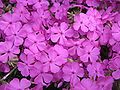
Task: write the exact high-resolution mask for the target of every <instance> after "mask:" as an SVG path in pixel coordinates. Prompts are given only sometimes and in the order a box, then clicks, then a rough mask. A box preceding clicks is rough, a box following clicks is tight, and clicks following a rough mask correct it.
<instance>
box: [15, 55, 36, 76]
mask: <svg viewBox="0 0 120 90" xmlns="http://www.w3.org/2000/svg"><path fill="white" fill-rule="evenodd" d="M20 59H21V61H23V62H18V64H17V66H18V70H19V71H20V72H21V74H22V75H23V76H28V75H30V68H31V66H32V64H33V63H34V62H35V58H34V55H32V54H27V55H26V54H25V53H22V54H21V55H20Z"/></svg>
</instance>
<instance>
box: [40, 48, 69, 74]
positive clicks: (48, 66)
mask: <svg viewBox="0 0 120 90" xmlns="http://www.w3.org/2000/svg"><path fill="white" fill-rule="evenodd" d="M41 62H42V63H43V66H44V67H43V70H44V71H45V72H48V71H51V72H52V73H57V72H58V71H59V70H60V67H61V65H62V64H64V63H66V62H67V59H66V58H65V57H63V56H62V55H59V56H58V55H57V52H56V51H54V50H53V49H50V50H49V51H48V55H47V54H45V53H43V54H42V55H41Z"/></svg>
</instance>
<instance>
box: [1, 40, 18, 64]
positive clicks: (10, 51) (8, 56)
mask: <svg viewBox="0 0 120 90" xmlns="http://www.w3.org/2000/svg"><path fill="white" fill-rule="evenodd" d="M0 49H1V50H0V61H1V62H3V63H6V62H7V61H8V60H12V59H13V58H14V57H16V56H17V54H19V53H20V50H19V47H17V46H14V45H13V43H12V42H3V43H0Z"/></svg>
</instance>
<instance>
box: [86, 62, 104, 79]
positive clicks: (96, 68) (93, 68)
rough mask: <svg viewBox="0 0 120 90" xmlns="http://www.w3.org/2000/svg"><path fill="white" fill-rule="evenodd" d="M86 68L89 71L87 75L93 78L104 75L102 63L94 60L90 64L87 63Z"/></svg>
mask: <svg viewBox="0 0 120 90" xmlns="http://www.w3.org/2000/svg"><path fill="white" fill-rule="evenodd" d="M87 70H88V72H89V77H93V78H94V79H95V78H96V77H101V76H102V77H104V71H103V67H102V64H100V63H98V62H95V63H92V64H89V65H88V66H87Z"/></svg>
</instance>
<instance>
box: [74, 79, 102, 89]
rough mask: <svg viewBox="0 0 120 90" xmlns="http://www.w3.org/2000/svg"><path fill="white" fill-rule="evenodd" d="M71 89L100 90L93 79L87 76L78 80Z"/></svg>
mask: <svg viewBox="0 0 120 90" xmlns="http://www.w3.org/2000/svg"><path fill="white" fill-rule="evenodd" d="M73 87H74V89H73V90H101V89H99V86H98V85H97V84H96V82H95V81H93V80H91V79H89V78H83V79H82V80H81V81H80V82H78V83H77V84H76V85H74V86H73Z"/></svg>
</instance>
